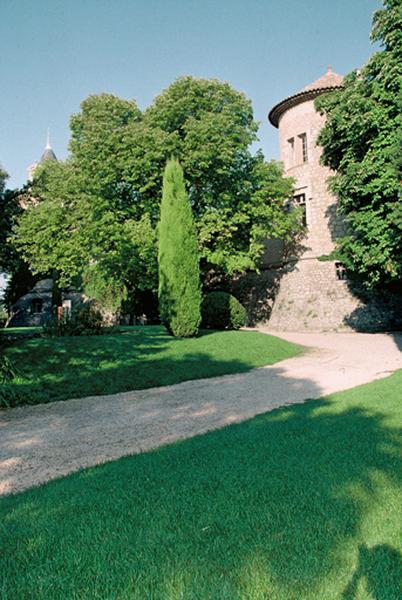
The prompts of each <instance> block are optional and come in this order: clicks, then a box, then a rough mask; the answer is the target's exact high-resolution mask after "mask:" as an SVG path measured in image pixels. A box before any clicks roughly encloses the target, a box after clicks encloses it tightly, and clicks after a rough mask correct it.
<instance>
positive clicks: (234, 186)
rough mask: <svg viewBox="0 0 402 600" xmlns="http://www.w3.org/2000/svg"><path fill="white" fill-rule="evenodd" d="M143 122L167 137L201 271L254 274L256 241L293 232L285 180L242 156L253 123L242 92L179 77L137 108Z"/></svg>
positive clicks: (253, 136)
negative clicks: (180, 168) (147, 104)
mask: <svg viewBox="0 0 402 600" xmlns="http://www.w3.org/2000/svg"><path fill="white" fill-rule="evenodd" d="M144 123H145V124H147V125H148V126H149V127H150V128H151V129H152V130H155V129H158V130H162V131H163V132H164V133H165V135H168V136H169V138H170V139H171V141H172V145H173V147H174V155H175V156H177V157H178V159H179V160H180V162H181V164H182V166H183V170H184V173H185V178H186V182H187V189H188V193H189V198H190V203H191V206H192V208H193V213H194V218H195V221H196V225H197V230H198V237H199V245H200V252H201V257H202V259H203V261H202V263H203V265H204V266H208V263H212V264H214V265H219V266H221V267H222V268H223V269H224V270H226V271H227V272H229V273H234V272H236V271H237V272H243V271H245V270H247V269H255V268H257V267H258V265H259V259H260V257H261V254H262V251H263V240H264V239H266V238H268V237H277V236H283V237H284V238H286V239H288V238H290V237H291V236H292V235H293V234H295V232H296V231H298V223H297V221H296V219H295V218H294V215H290V214H287V213H286V212H285V211H284V210H283V208H284V203H285V202H286V200H287V199H288V198H289V196H290V195H291V193H292V180H291V179H289V178H288V179H285V178H284V177H283V171H282V167H281V166H280V165H279V164H278V163H275V162H271V163H266V162H265V161H264V157H263V155H262V153H261V152H258V153H257V154H256V155H255V156H253V155H252V154H251V152H250V149H249V146H250V144H251V143H252V142H254V141H256V140H257V129H258V125H257V123H256V122H255V121H254V118H253V110H252V105H251V102H250V100H248V99H247V98H246V97H245V96H244V94H242V93H240V92H237V91H236V90H234V89H233V88H231V87H230V85H229V84H227V83H222V82H220V81H218V80H213V79H212V80H208V79H196V78H193V77H182V78H179V79H178V80H176V81H175V82H173V83H172V84H171V85H170V86H169V88H167V89H166V90H165V91H163V92H162V93H161V94H160V95H159V96H158V97H157V98H156V99H155V101H154V103H153V104H152V106H150V107H149V108H148V109H147V110H146V111H145V114H144Z"/></svg>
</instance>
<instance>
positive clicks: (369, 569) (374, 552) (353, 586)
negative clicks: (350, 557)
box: [342, 544, 402, 600]
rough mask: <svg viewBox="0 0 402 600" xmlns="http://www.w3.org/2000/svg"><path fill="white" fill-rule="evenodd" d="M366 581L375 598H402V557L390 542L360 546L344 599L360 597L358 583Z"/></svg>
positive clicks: (376, 599)
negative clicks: (371, 546) (355, 566)
mask: <svg viewBox="0 0 402 600" xmlns="http://www.w3.org/2000/svg"><path fill="white" fill-rule="evenodd" d="M361 580H365V581H366V587H367V591H368V593H369V594H370V595H371V598H372V599H373V600H390V599H393V598H395V600H397V599H398V598H402V557H401V555H400V553H399V552H398V551H397V550H395V549H394V548H392V547H391V546H389V545H388V544H379V545H377V546H374V547H373V548H368V547H367V546H366V545H365V544H361V545H360V546H359V558H358V565H357V568H356V571H355V572H354V573H353V576H352V579H351V580H350V582H349V583H348V585H347V587H346V588H345V590H344V592H343V594H342V599H343V600H355V598H357V597H358V591H357V588H358V584H359V582H360V581H361Z"/></svg>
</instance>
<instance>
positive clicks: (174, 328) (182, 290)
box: [158, 159, 201, 337]
mask: <svg viewBox="0 0 402 600" xmlns="http://www.w3.org/2000/svg"><path fill="white" fill-rule="evenodd" d="M158 265H159V311H160V315H161V319H162V322H163V323H164V324H165V326H166V328H167V329H168V331H170V332H171V333H172V335H174V336H178V337H191V336H193V335H195V334H196V333H197V331H198V326H199V324H200V321H201V311H200V305H201V290H200V269H199V253H198V245H197V235H196V231H195V226H194V219H193V214H192V210H191V206H190V203H189V199H188V195H187V193H186V188H185V184H184V178H183V170H182V168H181V166H180V164H179V162H178V161H177V160H175V159H171V160H169V161H168V162H167V165H166V169H165V172H164V177H163V195H162V204H161V216H160V222H159V248H158Z"/></svg>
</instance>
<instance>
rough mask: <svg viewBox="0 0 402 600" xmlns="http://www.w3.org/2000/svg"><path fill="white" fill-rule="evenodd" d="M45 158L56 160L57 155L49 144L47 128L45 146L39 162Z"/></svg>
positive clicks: (42, 161)
mask: <svg viewBox="0 0 402 600" xmlns="http://www.w3.org/2000/svg"><path fill="white" fill-rule="evenodd" d="M46 160H56V161H57V157H56V155H55V153H54V152H53V148H52V146H51V145H50V133H49V130H47V139H46V146H45V149H44V151H43V154H42V156H41V157H40V161H39V162H41V163H44V162H45V161H46Z"/></svg>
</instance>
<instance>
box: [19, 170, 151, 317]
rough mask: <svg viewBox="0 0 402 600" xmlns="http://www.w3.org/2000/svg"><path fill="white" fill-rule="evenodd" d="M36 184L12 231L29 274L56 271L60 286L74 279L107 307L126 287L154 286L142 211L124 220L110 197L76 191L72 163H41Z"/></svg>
mask: <svg viewBox="0 0 402 600" xmlns="http://www.w3.org/2000/svg"><path fill="white" fill-rule="evenodd" d="M66 182H69V184H68V185H67V186H66ZM36 186H37V187H36V189H37V192H38V194H39V195H40V196H41V201H40V202H38V203H37V204H36V205H34V206H32V207H30V208H29V210H27V211H25V213H24V214H23V215H22V217H21V219H20V221H19V224H18V227H17V231H16V245H17V247H18V248H19V250H20V251H21V252H22V254H23V256H24V257H25V258H26V259H27V261H28V262H29V264H30V265H31V267H32V268H33V270H34V271H35V272H42V273H43V272H48V271H49V270H51V269H52V268H55V269H57V273H58V281H59V285H61V286H66V285H71V283H72V282H73V281H74V279H75V280H76V279H77V277H78V278H80V279H81V280H82V285H83V288H84V291H85V292H87V293H88V295H91V296H92V297H94V298H96V299H98V300H99V301H100V302H101V303H103V305H104V306H105V307H106V308H112V309H117V308H119V306H120V304H121V302H122V301H123V300H124V299H125V298H126V297H127V294H128V290H131V291H132V290H135V289H139V290H141V289H147V288H149V287H155V285H156V272H157V268H156V237H155V231H154V228H153V227H152V225H151V222H150V219H149V217H148V215H143V216H142V217H141V218H139V219H138V220H136V219H131V218H127V216H126V215H125V213H124V212H123V211H121V210H120V209H119V208H118V207H116V206H115V205H113V203H112V202H111V201H110V200H108V199H105V198H103V197H101V196H95V195H91V194H90V193H88V191H87V190H85V191H82V189H81V188H80V175H79V173H78V171H77V169H76V167H75V165H74V164H73V162H72V161H67V162H65V163H54V162H51V163H50V162H49V163H45V164H44V166H43V167H41V168H40V169H38V175H37V180H36Z"/></svg>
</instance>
